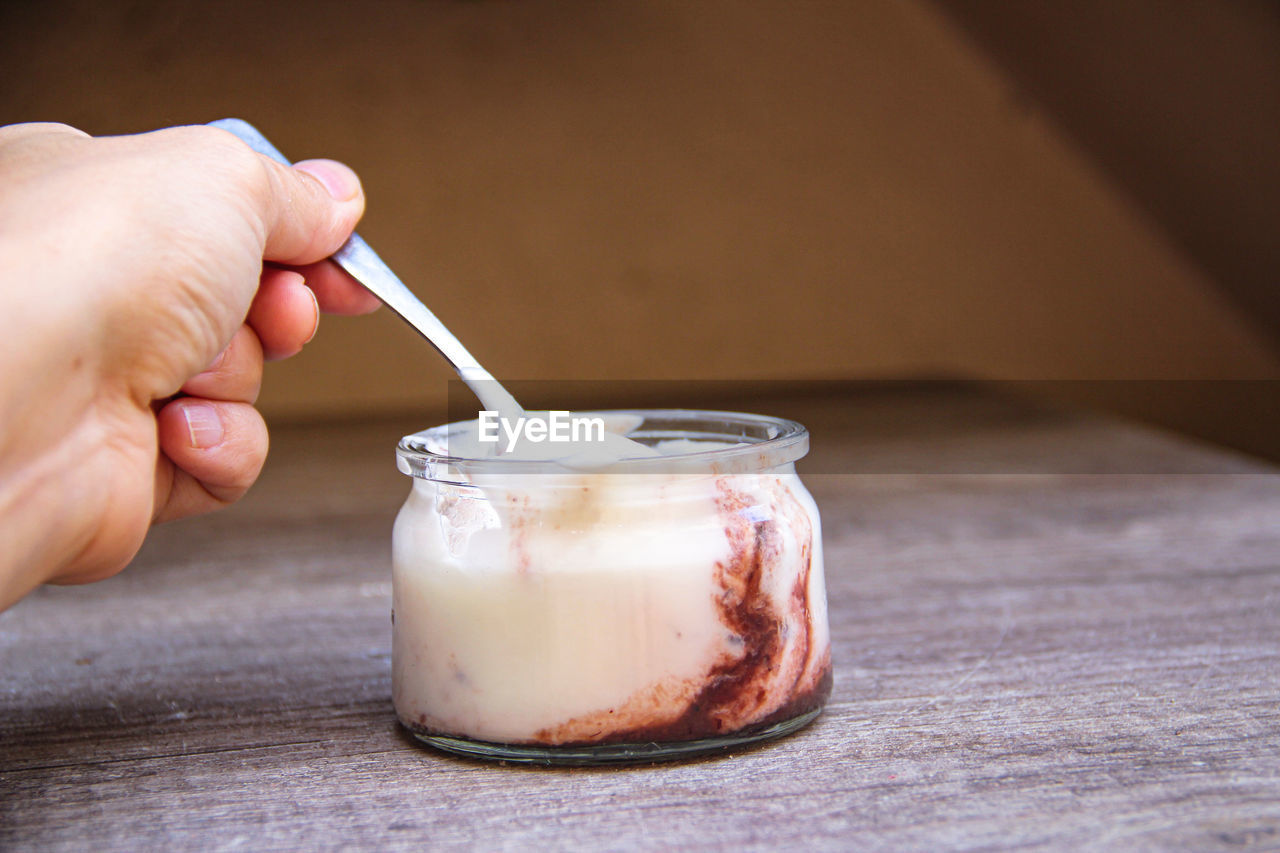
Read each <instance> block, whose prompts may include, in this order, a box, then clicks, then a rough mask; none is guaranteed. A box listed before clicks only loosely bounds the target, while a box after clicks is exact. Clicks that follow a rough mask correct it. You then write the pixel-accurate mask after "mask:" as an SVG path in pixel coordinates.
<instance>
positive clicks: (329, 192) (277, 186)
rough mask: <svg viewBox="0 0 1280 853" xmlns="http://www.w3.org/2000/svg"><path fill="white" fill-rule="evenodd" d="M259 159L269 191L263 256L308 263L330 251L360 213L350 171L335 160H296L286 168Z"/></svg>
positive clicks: (358, 192) (356, 180) (358, 195)
mask: <svg viewBox="0 0 1280 853" xmlns="http://www.w3.org/2000/svg"><path fill="white" fill-rule="evenodd" d="M259 156H261V155H259ZM262 159H263V162H264V163H266V164H268V166H269V171H268V174H269V175H270V191H271V195H272V198H271V203H270V204H269V205H268V218H267V220H266V226H267V241H266V245H265V247H264V248H263V257H264V258H265V259H266V260H268V261H276V262H278V263H282V264H309V263H314V262H315V261H319V260H323V259H324V258H327V257H329V256H330V255H332V254H333V253H334V252H336V251H337V250H338V249H339V248H340V247H341V246H342V244H343V243H345V242H346V241H347V238H348V237H350V236H351V232H352V231H353V230H354V229H355V227H356V222H358V221H359V220H360V216H361V215H362V214H363V213H364V190H363V189H362V188H361V186H360V179H359V178H358V177H356V173H355V172H353V171H351V169H349V168H347V167H346V166H344V165H343V164H341V163H339V162H337V161H336V160H302V161H300V162H298V163H295V164H294V165H293V166H292V167H289V166H285V165H283V164H281V163H277V162H275V161H274V160H271V159H269V158H267V157H263V158H262Z"/></svg>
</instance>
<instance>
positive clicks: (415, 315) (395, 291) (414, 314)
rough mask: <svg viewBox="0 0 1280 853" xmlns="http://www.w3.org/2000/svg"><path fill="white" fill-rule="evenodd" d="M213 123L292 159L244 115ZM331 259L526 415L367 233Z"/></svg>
mask: <svg viewBox="0 0 1280 853" xmlns="http://www.w3.org/2000/svg"><path fill="white" fill-rule="evenodd" d="M209 126H210V127H216V128H220V129H222V130H225V131H228V132H230V133H232V134H234V135H236V136H238V137H239V138H240V139H241V140H242V141H243V142H244V143H245V144H247V145H248V146H249V147H250V148H252V149H253V150H254V151H257V152H258V153H259V154H265V155H266V156H268V157H270V158H271V159H272V160H275V161H277V162H280V163H283V164H284V165H286V166H288V165H290V164H289V161H288V159H286V158H285V156H284V155H283V154H281V153H280V152H279V151H278V150H277V149H276V147H275V146H274V145H272V144H271V143H270V142H268V141H267V138H266V137H265V136H263V135H262V134H261V133H259V132H258V129H257V128H256V127H254V126H253V125H251V124H249V122H247V121H245V120H243V119H238V118H224V119H219V120H218V121H211V122H209ZM331 260H332V261H333V262H334V263H336V264H337V265H338V266H340V267H342V268H343V269H344V270H346V271H347V273H348V274H349V275H350V276H351V277H352V278H354V279H355V280H356V281H358V282H360V283H361V284H362V285H364V286H365V288H366V289H368V291H369V292H370V293H372V294H373V295H374V296H376V297H378V299H380V300H382V302H383V303H384V304H385V305H386V306H387V307H388V308H390V309H391V310H392V311H393V312H394V313H395V314H396V316H398V317H400V319H402V320H404V321H405V322H406V323H408V324H409V325H410V326H412V327H413V328H414V330H415V331H416V332H417V333H418V334H420V335H422V337H424V338H426V339H427V343H429V344H431V345H432V346H433V347H435V348H436V350H437V351H439V353H440V354H441V355H442V356H444V357H445V359H446V360H447V361H448V362H449V363H450V364H451V365H453V369H454V370H456V371H458V376H459V377H461V378H462V381H463V382H465V383H467V387H469V388H470V389H471V390H472V391H474V392H475V395H476V396H477V397H479V398H480V402H481V404H482V405H483V406H484V407H485V408H486V409H489V410H492V411H496V412H498V414H499V416H500V417H502V418H504V419H507V420H509V421H511V422H514V421H515V420H517V419H518V418H521V417H523V416H524V409H523V408H521V406H520V404H519V403H517V402H516V400H515V398H514V397H512V396H511V394H510V393H508V392H507V389H506V388H503V387H502V385H501V383H499V382H498V380H496V379H494V378H493V375H492V374H490V373H489V371H487V370H485V369H484V368H483V367H481V366H480V362H478V361H476V359H475V357H474V356H473V355H471V353H469V352H467V348H466V347H464V346H463V345H462V343H461V341H459V340H458V339H457V338H456V337H454V335H453V333H452V332H450V331H449V330H448V329H447V328H445V325H444V323H441V322H440V321H439V320H438V319H436V315H435V314H432V313H431V311H430V310H429V309H428V308H427V306H425V305H423V304H422V302H421V301H420V300H419V299H418V297H416V296H414V295H413V291H412V290H410V289H409V288H408V287H406V286H405V283H404V282H402V281H401V280H400V279H399V278H398V277H397V276H396V274H395V273H393V272H392V271H391V268H390V267H388V266H387V265H386V263H384V262H383V260H382V258H380V257H378V256H377V254H376V253H375V252H374V251H373V249H371V248H369V244H368V243H366V242H365V241H364V238H362V237H361V236H360V235H359V234H352V235H351V238H350V239H349V240H347V242H346V243H344V244H343V246H342V248H340V249H338V251H336V252H334V253H333V256H332V258H331Z"/></svg>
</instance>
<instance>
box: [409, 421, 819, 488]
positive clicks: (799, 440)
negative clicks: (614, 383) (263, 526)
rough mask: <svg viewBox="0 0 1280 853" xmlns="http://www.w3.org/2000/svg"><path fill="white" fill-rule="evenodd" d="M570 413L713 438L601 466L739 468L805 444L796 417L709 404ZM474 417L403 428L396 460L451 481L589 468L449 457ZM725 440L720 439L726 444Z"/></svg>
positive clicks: (653, 435)
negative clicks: (453, 440)
mask: <svg viewBox="0 0 1280 853" xmlns="http://www.w3.org/2000/svg"><path fill="white" fill-rule="evenodd" d="M573 415H574V416H582V417H592V416H602V417H614V418H640V422H639V423H638V424H637V425H636V426H635V427H634V428H633V429H631V430H629V431H628V432H626V433H625V435H626V436H627V437H628V438H631V439H633V440H637V441H640V442H641V443H645V442H652V443H657V442H659V441H664V440H679V439H684V440H690V441H693V442H695V443H696V442H699V441H701V442H706V443H708V444H711V443H715V444H716V445H717V446H715V447H712V448H710V449H706V450H691V451H682V452H677V453H670V454H663V455H662V456H658V457H635V458H625V459H621V460H618V461H617V462H614V463H613V464H612V465H610V466H609V467H608V469H607V471H608V473H610V474H615V473H657V472H688V473H698V472H701V473H712V474H724V473H745V472H750V471H763V470H767V469H770V468H774V467H777V466H779V465H785V464H788V463H792V462H795V461H796V460H797V459H800V458H802V457H803V456H804V455H805V454H806V453H807V452H808V450H809V431H808V430H807V429H806V428H805V427H804V425H803V424H800V423H799V422H797V421H793V420H789V419H787V418H778V417H773V416H771V415H758V414H751V413H748V412H730V411H716V410H712V409H597V410H591V411H578V410H575V411H574V412H573ZM476 423H477V421H476V420H469V421H455V422H453V423H448V424H441V425H439V426H434V427H431V428H429V429H424V430H421V431H419V432H415V433H412V434H410V435H406V436H404V437H403V438H401V439H400V442H399V444H398V445H397V447H396V467H398V468H399V469H400V470H401V471H402V472H403V473H405V474H408V475H410V476H413V477H419V478H423V479H428V480H438V481H456V480H457V479H458V478H459V475H462V477H463V479H465V478H466V476H467V475H469V474H516V473H520V474H531V473H559V474H565V473H590V471H580V470H576V469H570V468H566V467H565V466H563V465H560V464H558V463H557V462H555V461H547V460H531V459H509V458H504V457H501V456H498V457H484V458H479V457H470V456H455V455H450V454H449V453H448V452H447V449H446V448H447V447H448V446H449V439H450V437H451V436H455V435H462V434H463V433H464V431H466V430H470V431H472V432H474V431H475V430H476ZM727 442H728V443H730V444H729V446H724V445H725V443H727Z"/></svg>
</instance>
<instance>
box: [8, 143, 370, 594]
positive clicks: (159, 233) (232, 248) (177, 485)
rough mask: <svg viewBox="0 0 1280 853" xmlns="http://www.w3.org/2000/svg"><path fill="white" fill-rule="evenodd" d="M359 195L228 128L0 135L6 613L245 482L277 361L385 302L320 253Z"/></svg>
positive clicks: (90, 571)
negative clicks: (339, 318) (261, 398)
mask: <svg viewBox="0 0 1280 853" xmlns="http://www.w3.org/2000/svg"><path fill="white" fill-rule="evenodd" d="M363 209H364V196H363V193H362V192H361V189H360V185H359V181H358V179H357V178H356V177H355V175H354V174H353V173H352V172H351V171H350V170H349V169H347V168H346V167H345V166H342V165H340V164H338V163H335V162H332V161H323V160H317V161H306V162H301V163H298V164H295V166H294V167H293V168H289V167H285V166H282V165H280V164H278V163H275V162H273V161H271V160H269V159H267V158H265V157H262V156H261V155H258V154H255V153H253V152H252V151H250V150H249V148H248V147H247V146H245V145H244V144H243V143H241V142H240V141H239V140H237V139H236V138H235V137H234V136H232V135H231V134H229V133H226V132H224V131H221V130H215V129H213V128H207V127H185V128H171V129H168V130H162V131H157V132H155V133H148V134H142V135H138V136H124V137H104V138H99V139H91V138H89V137H88V136H86V135H85V134H83V133H81V132H80V131H77V130H74V129H71V128H68V127H65V126H62V125H47V124H32V125H14V126H10V127H5V128H0V360H2V361H0V364H2V365H3V367H2V368H0V425H3V426H0V430H2V432H0V608H3V607H6V606H8V605H9V604H11V603H12V602H13V601H16V600H17V599H18V598H20V597H21V596H22V595H24V594H26V592H28V591H30V589H32V588H33V587H34V586H36V585H37V584H39V583H41V582H45V581H53V582H59V583H75V582H84V581H89V580H96V579H99V578H102V577H106V576H109V575H111V574H114V573H115V572H117V571H119V570H120V569H121V568H123V567H124V565H126V564H127V563H128V561H129V560H130V559H132V557H133V555H134V554H135V553H136V552H137V549H138V548H139V547H140V546H141V543H142V540H143V538H144V537H145V535H146V531H147V529H148V528H149V526H150V525H151V523H153V522H159V521H166V520H169V519H174V518H180V517H183V516H187V515H192V514H196V513H200V512H206V511H208V510H211V509H214V508H217V507H219V506H223V505H226V504H228V503H231V502H232V501H234V500H236V499H237V498H239V497H240V496H241V495H242V494H243V493H244V492H245V491H246V490H247V489H248V487H249V486H250V485H251V484H252V483H253V481H254V480H255V479H256V477H257V475H258V472H259V470H260V469H261V466H262V463H263V460H264V459H265V456H266V450H267V432H266V426H265V424H264V423H263V421H262V418H261V416H260V415H259V414H258V412H257V411H256V410H255V409H254V408H253V405H252V404H253V402H254V400H255V399H256V397H257V393H258V388H259V384H260V382H261V377H262V363H263V359H264V358H281V357H286V356H289V355H292V354H294V353H296V352H297V351H298V350H300V349H301V348H302V346H303V344H305V343H306V342H307V341H308V340H310V338H311V336H312V335H313V334H314V333H315V329H316V324H317V322H318V319H319V311H320V309H324V310H328V311H335V312H339V313H346V314H356V313H364V312H367V311H371V310H373V309H374V308H375V307H377V304H378V303H377V300H376V299H375V298H374V297H373V296H372V295H371V294H369V293H368V291H366V290H364V289H363V288H361V287H360V286H359V285H357V284H356V283H355V282H354V281H352V280H351V279H349V278H347V277H346V275H345V274H344V273H342V272H341V271H340V270H339V269H338V268H337V267H336V266H334V265H333V264H332V263H330V262H328V261H325V260H324V259H325V258H327V257H328V256H329V255H330V254H332V253H333V252H334V251H335V250H337V248H338V247H339V246H341V245H342V243H343V242H344V241H345V240H346V238H347V237H348V236H349V235H350V233H351V231H352V229H353V228H354V227H355V223H356V221H357V220H358V219H359V218H360V215H361V213H362V212H363ZM264 261H266V262H267V263H266V264H265V265H264Z"/></svg>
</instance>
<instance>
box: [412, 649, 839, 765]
mask: <svg viewBox="0 0 1280 853" xmlns="http://www.w3.org/2000/svg"><path fill="white" fill-rule="evenodd" d="M831 684H832V676H831V662H830V660H827V661H825V662H824V664H823V668H822V675H821V676H820V677H819V679H818V681H817V683H816V684H815V685H814V686H813V688H812V689H811V690H808V691H805V692H804V693H800V694H797V695H795V696H793V697H791V699H790V700H789V701H788V702H787V703H786V704H784V705H783V706H782V707H781V708H779V709H778V710H776V711H774V712H773V713H772V714H770V715H769V716H767V717H765V718H764V719H761V720H757V721H754V722H752V723H751V724H750V725H748V726H744V727H742V728H740V729H736V730H726V729H723V728H719V727H718V725H717V724H718V722H719V721H718V720H717V718H715V717H714V716H712V714H711V712H712V711H714V706H713V705H711V704H708V703H705V702H703V703H700V702H699V700H694V702H693V703H692V704H691V705H690V706H689V708H688V710H686V711H685V713H684V714H682V715H681V716H680V717H678V718H677V719H675V720H673V721H671V722H668V723H660V724H656V725H652V726H641V727H639V728H633V729H629V730H627V731H620V732H612V733H610V734H608V735H604V736H602V737H600V738H597V739H595V740H576V741H565V742H557V743H548V742H546V741H540V740H522V741H511V742H510V743H513V744H520V745H526V746H547V747H552V748H555V747H584V746H603V745H606V744H626V743H673V742H677V741H688V740H704V739H707V738H715V737H728V736H740V735H750V734H753V733H755V732H759V731H763V730H764V729H767V728H769V727H770V726H775V725H777V724H778V723H782V722H785V721H787V720H790V719H793V718H795V717H798V716H800V715H801V714H804V713H806V712H808V711H812V710H814V709H815V708H820V707H822V706H823V705H824V704H825V703H826V701H827V698H828V697H829V696H830V695H831ZM708 689H709V690H710V689H713V688H708ZM699 698H701V697H699ZM400 724H401V725H403V726H404V727H405V728H407V729H408V730H409V731H411V732H414V733H416V734H421V735H441V736H444V737H462V738H467V737H470V736H469V735H467V734H465V733H462V732H451V731H447V730H444V729H439V728H435V727H432V726H430V725H428V724H427V718H426V715H423V716H421V717H420V718H419V719H418V720H416V721H411V720H406V719H404V718H401V719H400Z"/></svg>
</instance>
